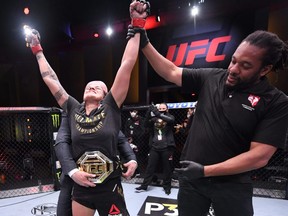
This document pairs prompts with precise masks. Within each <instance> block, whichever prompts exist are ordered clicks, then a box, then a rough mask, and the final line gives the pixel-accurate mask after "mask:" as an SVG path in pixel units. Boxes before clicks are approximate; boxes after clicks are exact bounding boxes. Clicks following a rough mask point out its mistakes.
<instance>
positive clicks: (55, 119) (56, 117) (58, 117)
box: [51, 114, 60, 128]
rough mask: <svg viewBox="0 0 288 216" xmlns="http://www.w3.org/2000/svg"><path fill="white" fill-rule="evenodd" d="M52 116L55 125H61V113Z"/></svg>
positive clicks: (56, 126)
mask: <svg viewBox="0 0 288 216" xmlns="http://www.w3.org/2000/svg"><path fill="white" fill-rule="evenodd" d="M51 117H52V124H53V127H55V128H58V127H59V126H60V115H59V114H53V115H51Z"/></svg>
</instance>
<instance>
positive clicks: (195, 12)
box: [191, 6, 199, 16]
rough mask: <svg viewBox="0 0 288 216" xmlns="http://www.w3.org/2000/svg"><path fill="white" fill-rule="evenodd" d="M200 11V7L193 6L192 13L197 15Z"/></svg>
mask: <svg viewBox="0 0 288 216" xmlns="http://www.w3.org/2000/svg"><path fill="white" fill-rule="evenodd" d="M198 13H199V8H198V7H197V6H193V7H192V9H191V15H192V16H196V15H198Z"/></svg>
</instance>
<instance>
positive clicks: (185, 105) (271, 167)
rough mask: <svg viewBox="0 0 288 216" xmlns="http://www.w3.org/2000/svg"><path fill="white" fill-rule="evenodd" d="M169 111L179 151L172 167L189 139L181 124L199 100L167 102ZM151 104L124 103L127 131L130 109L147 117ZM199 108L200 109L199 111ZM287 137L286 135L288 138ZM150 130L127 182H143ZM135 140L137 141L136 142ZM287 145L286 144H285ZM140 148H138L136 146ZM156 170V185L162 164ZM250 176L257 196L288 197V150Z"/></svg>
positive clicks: (159, 179) (173, 184)
mask: <svg viewBox="0 0 288 216" xmlns="http://www.w3.org/2000/svg"><path fill="white" fill-rule="evenodd" d="M167 105H168V109H169V113H170V114H172V115H173V116H174V117H175V127H174V138H175V142H176V151H175V153H174V158H173V167H174V168H175V167H178V166H179V159H180V155H181V152H182V149H183V145H184V143H185V140H186V135H187V134H185V133H181V131H180V132H179V127H178V126H179V125H180V126H181V127H183V122H184V121H185V119H186V118H187V117H186V115H187V110H188V109H189V108H194V107H195V105H196V102H182V103H167ZM148 107H149V106H125V107H123V112H122V130H123V131H125V122H126V121H127V119H129V118H131V117H130V111H133V110H137V111H138V114H139V115H140V116H142V117H145V113H146V112H147V110H148ZM196 112H197V111H196ZM287 135H288V134H287ZM286 140H287V139H286ZM148 142H149V134H144V135H143V136H140V137H139V139H138V143H137V145H139V146H140V149H141V152H139V149H138V152H135V153H136V156H137V160H138V167H139V168H138V170H137V172H136V175H135V176H134V178H132V179H131V180H129V181H127V180H123V181H126V182H131V183H137V184H141V183H142V181H143V176H144V173H145V168H146V165H147V161H148V153H149V145H148ZM133 144H134V143H133ZM286 145H287V144H286ZM136 150H137V149H136ZM157 169H158V170H157V173H156V175H155V178H154V179H153V182H152V184H153V185H161V183H162V181H161V171H162V169H161V167H160V166H158V168H157ZM251 179H252V180H253V183H254V191H253V192H254V196H261V197H271V198H280V199H288V192H287V191H288V181H287V179H288V151H287V149H286V150H282V149H281V150H280V149H279V150H277V152H276V153H275V154H274V155H273V157H272V158H271V160H270V161H269V163H268V165H266V166H265V167H263V168H261V169H258V170H255V171H253V172H252V173H251ZM172 186H174V187H178V180H177V177H176V176H173V177H172Z"/></svg>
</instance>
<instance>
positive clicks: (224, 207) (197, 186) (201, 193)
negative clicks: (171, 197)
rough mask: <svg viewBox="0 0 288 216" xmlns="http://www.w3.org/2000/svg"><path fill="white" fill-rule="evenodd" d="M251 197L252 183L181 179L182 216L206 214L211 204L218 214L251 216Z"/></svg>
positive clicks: (180, 210)
mask: <svg viewBox="0 0 288 216" xmlns="http://www.w3.org/2000/svg"><path fill="white" fill-rule="evenodd" d="M252 196H253V186H252V184H250V183H235V182H228V181H225V182H221V181H214V180H213V178H204V179H198V180H194V181H189V182H188V181H183V180H182V179H179V192H178V210H179V216H207V213H208V210H209V207H210V205H211V204H212V206H213V209H214V212H215V215H217V216H218V215H219V216H252V215H253V206H252Z"/></svg>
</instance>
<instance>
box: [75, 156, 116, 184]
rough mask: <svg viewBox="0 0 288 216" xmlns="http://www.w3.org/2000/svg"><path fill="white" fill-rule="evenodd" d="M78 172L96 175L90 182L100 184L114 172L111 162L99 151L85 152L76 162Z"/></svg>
mask: <svg viewBox="0 0 288 216" xmlns="http://www.w3.org/2000/svg"><path fill="white" fill-rule="evenodd" d="M77 165H78V168H79V170H81V171H85V172H87V173H91V174H94V175H96V176H95V178H91V181H92V182H94V183H96V184H101V183H103V182H104V180H105V179H106V178H107V177H108V176H109V175H110V174H111V173H112V172H113V171H114V167H113V161H112V160H110V159H109V158H108V157H107V156H105V155H104V154H103V153H101V152H100V151H90V152H85V153H84V154H83V155H82V156H81V157H80V158H79V159H78V161H77Z"/></svg>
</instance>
